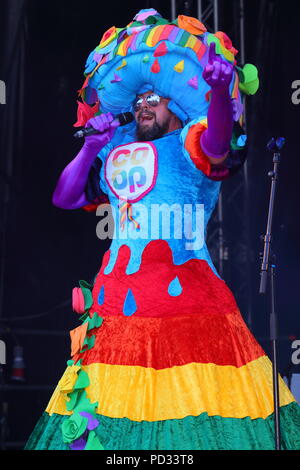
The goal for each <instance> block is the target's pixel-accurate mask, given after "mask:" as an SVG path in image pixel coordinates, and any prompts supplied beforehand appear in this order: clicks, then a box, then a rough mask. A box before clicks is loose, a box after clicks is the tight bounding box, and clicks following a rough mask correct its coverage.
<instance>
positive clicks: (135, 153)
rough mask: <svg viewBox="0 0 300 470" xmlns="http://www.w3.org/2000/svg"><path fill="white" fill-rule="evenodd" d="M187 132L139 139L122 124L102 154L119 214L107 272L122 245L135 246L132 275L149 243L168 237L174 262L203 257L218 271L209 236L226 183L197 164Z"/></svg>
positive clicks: (103, 178)
mask: <svg viewBox="0 0 300 470" xmlns="http://www.w3.org/2000/svg"><path fill="white" fill-rule="evenodd" d="M183 136H184V132H183V131H182V129H179V130H176V131H173V132H171V133H169V134H166V135H164V136H163V137H162V138H160V139H155V140H153V141H151V142H134V138H133V137H132V135H131V134H130V132H129V133H128V132H126V133H124V129H122V128H118V129H117V132H116V133H115V135H114V138H113V139H112V141H111V142H110V143H109V144H108V145H107V146H106V147H104V148H103V149H102V151H101V152H100V153H99V155H98V157H99V158H100V159H101V160H102V162H103V165H102V167H101V172H100V187H101V189H102V191H103V192H105V193H106V194H107V195H108V198H109V201H110V205H111V209H112V214H113V218H114V232H113V233H114V235H113V239H112V242H111V246H110V251H111V254H110V259H109V262H108V265H107V266H106V268H105V271H104V274H109V273H110V272H111V271H112V269H113V267H114V265H115V262H116V259H117V256H118V250H119V248H120V246H122V245H124V244H126V245H128V246H129V247H130V249H131V256H130V260H129V263H128V265H127V269H126V274H132V273H135V272H137V271H138V270H139V266H140V263H141V256H142V253H143V250H144V248H145V246H146V245H147V244H148V243H149V242H150V241H151V240H153V239H164V240H167V242H168V243H169V245H170V247H171V249H172V253H173V262H174V264H176V265H179V264H183V263H185V262H186V261H187V260H189V259H195V258H196V259H203V260H206V261H207V263H208V264H209V265H210V267H211V269H212V270H213V271H214V273H215V274H216V275H218V273H217V272H216V269H215V267H214V265H213V263H212V261H211V258H210V255H209V253H208V250H207V246H206V243H205V235H206V227H207V223H208V221H209V219H210V216H211V214H212V211H213V209H214V207H215V205H216V202H217V200H218V195H219V190H220V184H221V183H220V182H216V181H213V180H210V179H209V178H208V177H207V176H206V175H205V174H204V173H203V172H202V171H201V170H199V169H198V168H196V166H195V164H194V163H193V161H192V160H191V159H190V157H189V154H188V153H187V152H186V150H185V149H184V137H183ZM126 204H127V205H126ZM218 276H219V275H218Z"/></svg>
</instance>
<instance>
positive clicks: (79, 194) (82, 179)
mask: <svg viewBox="0 0 300 470" xmlns="http://www.w3.org/2000/svg"><path fill="white" fill-rule="evenodd" d="M113 121H114V117H113V115H112V114H111V113H108V114H101V115H100V116H96V117H94V118H92V119H90V120H89V121H88V122H87V123H86V126H85V127H94V128H95V129H97V130H98V131H99V132H101V134H94V135H90V136H88V137H85V142H84V145H83V147H82V148H81V150H80V152H79V153H78V154H77V155H76V157H75V158H74V160H72V161H71V162H70V163H69V164H68V165H67V166H66V168H65V169H64V170H63V172H62V173H61V175H60V177H59V180H58V182H57V185H56V187H55V190H54V194H53V197H52V202H53V204H54V205H55V206H57V207H60V208H62V209H78V208H79V207H82V206H84V205H86V204H89V201H88V200H87V198H86V196H85V192H84V190H85V187H86V183H87V180H88V175H89V171H90V169H91V166H92V164H93V162H94V160H95V158H96V157H97V154H98V153H99V152H100V150H101V149H102V148H103V147H104V146H105V145H106V144H107V143H108V142H109V141H110V140H111V139H112V137H113V134H114V132H115V129H116V127H117V126H118V124H117V123H116V121H114V122H113Z"/></svg>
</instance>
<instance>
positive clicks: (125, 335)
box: [26, 9, 300, 450]
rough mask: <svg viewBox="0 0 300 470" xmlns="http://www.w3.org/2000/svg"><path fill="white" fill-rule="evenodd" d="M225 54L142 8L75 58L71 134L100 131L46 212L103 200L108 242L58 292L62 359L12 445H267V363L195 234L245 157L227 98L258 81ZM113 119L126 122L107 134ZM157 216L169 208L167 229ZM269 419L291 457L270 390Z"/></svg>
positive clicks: (209, 37) (292, 414)
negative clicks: (73, 317) (65, 293)
mask: <svg viewBox="0 0 300 470" xmlns="http://www.w3.org/2000/svg"><path fill="white" fill-rule="evenodd" d="M236 53H237V51H236V50H235V49H234V48H233V46H232V44H231V41H230V39H229V38H228V36H226V34H225V33H223V32H217V33H216V34H210V33H208V32H207V31H206V28H205V27H204V25H203V24H202V23H200V22H199V21H198V20H196V19H195V18H190V17H186V16H182V15H181V16H179V17H178V18H177V20H176V21H174V22H169V21H167V20H165V19H163V18H161V16H160V15H159V14H158V13H157V12H156V11H155V10H153V9H148V10H142V11H141V12H139V13H138V14H137V15H136V17H135V18H134V20H133V22H132V23H130V24H129V25H128V26H127V27H125V28H123V29H120V28H115V27H112V28H110V29H109V30H108V31H107V32H106V33H105V34H104V36H103V38H102V40H101V42H100V44H99V46H98V47H97V48H96V49H95V50H94V51H93V52H92V53H91V54H90V56H89V58H88V61H87V66H86V71H85V73H86V80H85V82H84V85H83V87H82V89H81V90H80V96H81V98H82V100H83V103H79V113H78V121H77V123H76V124H77V125H80V126H83V125H85V126H86V127H89V126H92V127H94V128H95V129H96V130H98V131H99V134H95V135H93V136H89V137H86V138H85V143H84V145H83V147H82V149H81V151H80V152H79V154H78V155H77V157H76V158H75V159H74V160H73V161H72V162H71V163H70V164H69V165H68V166H67V167H66V168H65V170H64V171H63V173H62V175H61V177H60V179H59V181H58V184H57V187H56V189H55V193H54V197H53V201H54V203H55V204H56V205H57V206H59V207H62V208H65V209H75V208H79V207H84V208H85V209H87V210H92V209H93V208H95V207H97V205H98V204H99V203H100V202H105V201H107V202H109V207H110V208H111V211H112V214H113V215H114V221H115V227H114V238H113V239H112V243H111V246H110V248H109V249H108V250H107V251H106V253H105V254H104V257H103V260H102V265H101V267H100V271H99V273H98V274H97V276H96V278H95V281H94V283H93V285H90V284H88V283H87V282H85V281H80V283H79V285H80V286H79V287H77V288H74V290H73V308H74V310H75V311H77V312H78V313H80V314H81V317H80V320H81V324H80V326H78V327H77V328H75V329H74V330H72V331H71V340H72V346H71V358H70V360H69V361H68V367H67V369H66V371H65V373H64V375H63V377H62V378H61V380H60V382H59V383H58V385H57V388H56V390H55V391H54V394H53V396H52V397H51V399H50V402H49V404H48V406H47V408H46V411H45V413H44V415H43V416H42V417H41V419H40V420H39V422H38V424H37V426H36V428H35V430H34V431H33V433H32V435H31V437H30V439H29V441H28V443H27V446H26V449H62V450H63V449H64V450H65V449H74V450H76V449H82V450H83V449H84V450H89V449H106V450H128V449H131V450H133V449H134V450H141V449H150V450H162V449H166V450H176V449H178V450H198V449H207V450H210V449H273V448H274V426H273V392H272V365H271V362H270V360H269V359H268V357H267V356H266V354H265V353H264V351H263V350H262V348H261V347H260V345H259V344H258V343H257V342H256V340H255V339H254V337H253V336H252V334H251V333H250V331H249V330H248V328H247V326H246V325H245V323H244V321H243V319H242V316H241V314H240V312H239V309H238V307H237V304H236V302H235V300H234V298H233V295H232V293H231V292H230V290H229V289H228V287H227V286H226V284H225V282H224V281H223V280H222V279H221V278H220V275H219V274H218V272H217V270H216V268H215V267H214V265H213V263H212V260H211V258H210V256H209V253H208V250H207V247H206V244H205V240H204V239H202V238H201V237H200V238H199V233H201V230H199V227H200V226H201V220H203V229H204V230H203V231H204V232H205V230H206V226H207V223H208V220H209V218H210V216H211V213H212V211H213V209H214V207H215V205H216V202H217V199H218V195H219V191H220V185H221V181H222V180H224V179H225V178H227V177H229V176H230V175H232V174H233V173H234V172H235V171H237V170H238V169H239V168H240V167H241V165H242V164H243V162H244V160H245V155H246V145H245V144H246V136H245V135H244V132H243V130H242V127H241V124H242V112H243V106H242V99H241V92H243V93H247V94H254V93H255V92H256V90H257V88H258V77H257V70H256V68H255V67H254V66H252V65H249V64H248V65H246V66H245V67H244V68H243V69H241V68H239V67H238V66H237V63H236V60H235V56H236ZM127 111H132V112H133V114H134V117H135V119H134V121H133V122H132V123H130V124H128V125H126V126H124V127H118V126H117V124H116V123H115V121H114V115H117V114H118V113H121V112H127ZM157 206H159V207H157ZM99 207H100V208H101V206H99ZM106 207H107V206H106ZM203 208H204V213H203V214H202V212H201V210H202V209H203ZM157 209H158V210H160V209H164V210H162V216H163V217H164V216H165V214H166V211H167V210H168V209H170V211H172V213H173V217H170V224H169V225H168V224H166V223H165V222H164V221H161V219H159V217H158V215H159V213H158V212H155V210H157ZM201 215H203V219H202V217H201ZM157 220H160V225H159V226H158V227H156V228H157V230H156V231H155V230H154V231H151V230H150V227H151V228H152V227H153V224H154V222H155V221H157ZM199 221H200V225H197V224H198V222H199ZM195 227H196V230H195ZM166 228H170V234H169V236H165V233H164V230H165V229H166ZM180 235H182V236H180ZM280 416H281V431H282V447H283V448H284V449H300V407H299V405H298V404H297V403H296V401H295V399H294V397H293V396H292V394H291V393H290V391H289V389H288V388H287V387H286V385H285V384H284V382H283V380H282V379H280Z"/></svg>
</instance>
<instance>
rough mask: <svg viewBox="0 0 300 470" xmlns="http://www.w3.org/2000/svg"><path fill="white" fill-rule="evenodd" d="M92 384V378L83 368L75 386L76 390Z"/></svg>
mask: <svg viewBox="0 0 300 470" xmlns="http://www.w3.org/2000/svg"><path fill="white" fill-rule="evenodd" d="M89 385H90V379H89V376H88V375H87V373H86V372H85V371H84V370H81V371H80V372H79V374H78V379H77V381H76V384H75V386H74V390H80V389H83V388H86V387H88V386H89Z"/></svg>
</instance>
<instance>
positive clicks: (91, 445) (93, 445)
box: [84, 431, 104, 450]
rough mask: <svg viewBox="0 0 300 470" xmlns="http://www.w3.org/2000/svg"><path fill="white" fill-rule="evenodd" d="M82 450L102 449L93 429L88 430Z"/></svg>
mask: <svg viewBox="0 0 300 470" xmlns="http://www.w3.org/2000/svg"><path fill="white" fill-rule="evenodd" d="M84 450H104V447H103V446H102V444H101V442H100V441H99V438H98V437H97V435H96V433H95V431H90V432H89V437H88V440H87V443H86V447H85V449H84Z"/></svg>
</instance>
